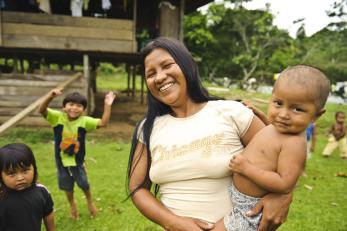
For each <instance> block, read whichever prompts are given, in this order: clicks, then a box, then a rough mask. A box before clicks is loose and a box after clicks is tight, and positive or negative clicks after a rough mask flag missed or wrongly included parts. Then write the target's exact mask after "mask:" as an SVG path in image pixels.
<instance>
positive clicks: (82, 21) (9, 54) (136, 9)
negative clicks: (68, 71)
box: [0, 0, 212, 124]
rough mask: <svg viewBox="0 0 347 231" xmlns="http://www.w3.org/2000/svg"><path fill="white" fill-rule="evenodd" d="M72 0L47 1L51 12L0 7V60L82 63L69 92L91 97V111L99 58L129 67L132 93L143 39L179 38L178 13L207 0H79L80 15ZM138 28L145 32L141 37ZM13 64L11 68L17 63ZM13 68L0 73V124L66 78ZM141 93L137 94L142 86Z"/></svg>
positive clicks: (183, 13) (29, 120) (207, 1)
mask: <svg viewBox="0 0 347 231" xmlns="http://www.w3.org/2000/svg"><path fill="white" fill-rule="evenodd" d="M72 1H74V0H71V1H70V0H47V1H46V2H49V3H50V9H51V10H50V11H51V13H44V12H20V11H18V10H20V9H17V8H15V9H7V8H6V7H5V8H3V9H2V10H0V59H1V58H5V59H11V60H15V61H16V60H27V61H28V63H29V68H30V67H31V65H33V66H34V65H35V63H36V64H37V63H38V64H39V65H41V66H45V65H48V64H52V63H54V64H58V65H66V64H69V65H71V66H73V65H76V64H77V65H81V64H82V65H83V67H84V70H83V74H84V77H83V78H81V79H80V80H78V82H76V83H74V84H73V85H72V87H70V89H71V90H69V91H72V90H78V91H82V92H83V93H84V94H86V95H87V96H88V101H89V102H92V103H91V104H90V105H91V107H90V108H88V112H89V113H91V112H92V111H93V92H95V89H96V84H95V83H96V68H97V66H98V64H99V63H100V62H110V63H113V64H119V63H125V64H126V65H127V66H128V67H129V68H128V72H129V74H128V78H129V79H128V89H132V90H131V95H132V96H134V95H135V71H136V66H137V65H141V60H140V55H139V49H140V48H141V47H142V46H143V45H144V44H145V42H146V40H148V39H151V38H155V37H157V36H170V37H175V38H178V39H181V40H183V33H184V31H183V16H184V15H185V14H187V13H190V12H193V11H195V10H196V9H197V8H198V7H201V6H203V5H205V4H207V3H209V2H212V1H211V0H171V1H161V0H150V1H148V0H110V3H111V6H109V9H107V10H105V9H102V7H101V8H100V5H101V0H99V1H94V0H93V1H92V0H90V1H84V2H89V4H88V6H87V7H85V6H83V7H84V8H83V9H82V11H83V12H82V14H83V17H75V16H71V10H70V6H71V5H70V3H71V2H72ZM5 2H6V1H5ZM12 3H13V2H12ZM26 11H27V10H26ZM38 11H39V10H38ZM143 32H146V33H147V37H146V38H143V37H141V34H142V33H143ZM14 66H15V69H16V68H17V66H18V65H14ZM0 70H1V69H0ZM13 71H14V72H15V74H1V73H0V124H1V123H4V122H5V121H6V120H7V119H8V118H11V117H13V115H15V114H17V113H18V112H19V111H20V110H21V108H24V107H25V106H27V105H29V104H30V103H31V102H32V101H34V100H35V98H39V97H40V96H42V94H44V93H45V92H47V91H49V90H50V89H52V88H53V87H54V85H56V84H57V83H58V82H59V81H63V80H64V79H65V78H66V77H62V78H60V79H59V76H54V75H53V76H49V75H48V76H40V75H31V74H24V76H23V75H20V74H19V73H18V72H19V71H18V70H13ZM43 72H44V71H43ZM131 79H132V80H131ZM142 89H143V88H142ZM69 91H68V92H69ZM141 95H142V99H143V91H142V93H141ZM35 115H36V116H38V115H37V114H35V113H32V115H31V118H26V120H24V121H23V123H24V124H33V121H34V120H35V118H34V117H35ZM25 121H26V122H25ZM35 121H36V120H35ZM36 122H37V121H36ZM36 122H35V123H36Z"/></svg>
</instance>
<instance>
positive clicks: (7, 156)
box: [0, 143, 38, 199]
mask: <svg viewBox="0 0 347 231" xmlns="http://www.w3.org/2000/svg"><path fill="white" fill-rule="evenodd" d="M30 165H32V166H33V168H34V179H33V182H32V184H33V185H34V184H36V181H37V175H38V173H37V167H36V161H35V157H34V153H33V151H32V150H31V149H30V148H29V147H28V146H27V145H26V144H22V143H12V144H7V145H5V146H3V147H2V148H0V173H2V172H4V171H5V172H8V171H12V170H15V169H17V168H23V169H24V168H29V167H30ZM7 190H8V189H7V187H6V185H5V184H4V182H3V179H2V177H1V176H0V199H1V198H2V197H3V196H4V195H5V194H6V192H7Z"/></svg>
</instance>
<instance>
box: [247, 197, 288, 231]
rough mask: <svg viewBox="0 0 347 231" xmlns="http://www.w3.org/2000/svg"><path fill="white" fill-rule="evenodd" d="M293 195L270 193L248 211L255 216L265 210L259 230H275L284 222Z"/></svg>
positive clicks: (248, 214)
mask: <svg viewBox="0 0 347 231" xmlns="http://www.w3.org/2000/svg"><path fill="white" fill-rule="evenodd" d="M292 198H293V195H292V193H289V194H275V193H269V194H267V195H266V196H264V197H263V198H262V199H261V200H260V201H259V202H258V204H257V205H256V206H255V207H254V208H253V209H252V210H251V211H249V212H248V213H247V216H253V215H256V214H258V213H260V212H261V211H263V216H262V219H261V221H260V225H259V228H258V231H273V230H276V229H277V228H278V227H279V226H280V225H281V224H283V223H284V222H285V221H286V219H287V215H288V212H289V206H290V203H291V202H292Z"/></svg>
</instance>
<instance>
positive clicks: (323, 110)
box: [314, 108, 326, 121]
mask: <svg viewBox="0 0 347 231" xmlns="http://www.w3.org/2000/svg"><path fill="white" fill-rule="evenodd" d="M325 112H326V109H325V108H322V109H320V110H319V111H318V112H316V116H315V119H314V120H315V121H316V120H317V119H318V118H319V117H321V116H322V115H323V114H324V113H325Z"/></svg>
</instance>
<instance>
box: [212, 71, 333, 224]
mask: <svg viewBox="0 0 347 231" xmlns="http://www.w3.org/2000/svg"><path fill="white" fill-rule="evenodd" d="M329 89H330V83H329V80H328V79H327V77H326V76H325V75H324V74H323V73H322V72H321V71H319V70H318V69H316V68H314V67H310V66H305V65H297V66H293V67H289V68H287V69H286V70H284V71H283V72H282V73H281V75H280V77H279V78H278V80H277V81H276V83H275V85H274V89H273V91H272V96H271V100H270V104H269V108H268V120H269V122H270V124H269V125H268V126H266V127H265V128H263V129H262V130H260V131H259V132H258V133H257V134H256V135H255V136H254V138H253V139H252V140H251V141H250V143H249V144H248V145H247V147H246V148H245V150H244V151H243V152H242V154H240V155H236V156H233V158H232V159H231V160H230V163H229V167H230V169H231V171H233V185H232V186H231V187H230V189H229V191H230V194H231V199H232V204H233V211H232V212H231V214H229V215H228V216H226V217H225V218H224V225H223V221H219V222H218V223H217V225H216V230H228V231H231V230H237V231H252V230H257V228H258V226H259V224H260V219H261V214H258V215H256V216H253V217H248V216H247V215H246V213H247V211H249V210H251V209H252V208H253V207H254V206H255V204H256V203H257V202H258V201H259V200H260V198H261V197H263V196H265V195H266V194H267V193H269V192H273V193H282V194H285V193H289V192H291V191H292V190H293V188H294V186H295V184H296V182H297V180H298V178H299V176H300V175H301V173H302V172H303V170H304V167H305V160H306V152H307V149H306V134H305V130H306V128H307V126H308V125H309V123H310V122H314V121H315V120H317V119H318V118H319V117H320V116H321V115H322V114H323V113H324V112H325V109H324V105H325V103H326V100H327V97H328V95H329Z"/></svg>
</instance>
